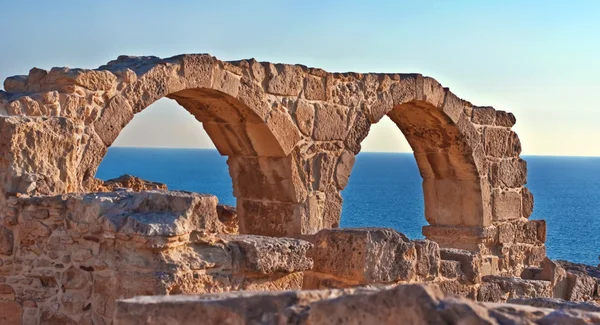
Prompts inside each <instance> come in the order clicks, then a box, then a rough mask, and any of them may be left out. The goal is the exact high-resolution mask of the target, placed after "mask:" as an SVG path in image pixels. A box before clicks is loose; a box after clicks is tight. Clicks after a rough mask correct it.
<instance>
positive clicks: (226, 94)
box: [0, 55, 544, 268]
mask: <svg viewBox="0 0 600 325" xmlns="http://www.w3.org/2000/svg"><path fill="white" fill-rule="evenodd" d="M4 88H5V91H6V92H0V130H1V133H0V145H1V146H2V148H5V149H3V150H2V151H0V155H1V156H0V157H1V159H0V163H1V164H2V165H1V167H2V169H1V171H0V173H1V174H0V188H1V189H3V190H2V191H0V195H1V197H0V200H5V199H6V195H10V194H11V193H24V194H47V195H51V194H63V193H72V192H85V191H88V190H90V189H92V188H94V184H96V183H97V182H96V181H95V179H94V175H95V172H96V169H97V167H98V165H99V164H100V162H101V160H102V158H103V156H104V154H105V153H106V150H107V148H108V147H109V146H110V145H111V144H112V142H113V141H114V140H115V138H116V137H117V135H118V134H119V132H120V131H121V129H122V128H123V127H125V126H126V125H127V123H128V122H129V121H130V120H131V119H132V118H133V116H134V114H136V113H139V112H141V111H142V110H144V109H145V108H146V107H148V106H149V105H150V104H152V103H153V102H154V101H156V100H158V99H160V98H163V97H167V98H170V99H173V100H175V101H177V102H178V103H179V104H180V105H182V106H183V107H184V108H185V109H186V110H188V111H189V112H190V113H192V114H193V115H194V116H195V117H196V118H197V119H198V120H199V121H200V122H202V124H203V126H204V128H205V130H206V131H207V133H208V134H209V136H210V137H211V139H212V140H213V142H214V144H215V146H216V147H217V149H218V150H219V152H220V153H221V154H222V155H227V156H228V157H229V159H228V165H229V170H230V174H231V177H232V180H233V189H234V195H235V196H236V198H237V210H238V215H239V218H240V231H241V232H242V233H248V234H261V235H269V236H295V235H300V234H312V233H315V232H317V231H318V230H320V229H323V228H336V227H338V226H339V219H340V214H341V208H342V198H341V195H340V191H341V190H342V189H343V188H344V187H345V186H346V184H347V181H348V177H349V176H350V172H351V170H352V167H353V163H354V159H355V155H356V154H358V153H359V152H360V143H361V141H362V140H363V139H364V138H365V137H366V136H367V134H368V132H369V128H370V126H371V124H373V123H377V122H378V121H379V120H380V119H381V118H382V117H383V116H385V115H387V116H389V117H390V118H391V119H392V120H393V121H394V122H395V123H396V124H397V125H398V127H399V128H400V130H401V131H402V132H403V133H404V134H405V136H406V138H407V140H408V142H409V143H410V145H411V147H412V149H413V151H414V155H415V159H416V161H417V164H418V167H419V170H420V173H421V176H422V177H423V193H424V198H425V216H426V219H427V221H428V222H429V226H427V227H425V229H424V230H423V232H424V234H425V236H426V237H427V238H430V239H433V240H435V241H436V242H438V243H439V244H440V245H442V246H443V247H453V248H461V249H468V250H477V251H481V252H482V253H484V254H488V255H493V256H495V257H496V258H495V259H494V260H493V261H490V263H494V264H499V265H500V266H501V267H502V268H509V267H511V266H510V265H506V263H505V262H506V256H517V255H543V250H544V246H543V239H544V238H543V237H544V236H543V233H544V230H543V229H542V228H543V227H544V226H543V225H541V224H537V225H524V224H528V221H527V218H528V217H529V215H530V214H531V212H532V208H533V197H532V195H531V193H530V192H529V191H528V190H527V188H526V187H524V184H525V183H526V178H527V177H526V176H527V165H526V162H525V161H524V160H522V159H521V158H519V154H520V152H521V144H520V141H519V138H518V136H517V134H516V133H515V132H513V131H511V127H512V126H513V125H514V124H515V122H516V119H515V117H514V116H513V115H512V114H511V113H507V112H504V111H497V110H494V109H493V108H491V107H478V106H474V105H472V104H471V103H469V102H467V101H464V100H462V99H460V98H458V97H457V96H456V95H454V94H453V93H452V92H451V91H450V90H449V89H448V88H444V87H442V86H441V85H440V84H439V83H438V82H437V81H435V80H434V79H432V78H429V77H424V76H422V75H419V74H374V73H371V74H360V73H328V72H325V71H323V70H321V69H315V68H307V67H305V66H300V65H284V64H272V63H266V62H257V61H255V60H243V61H233V62H223V61H219V60H218V59H216V58H214V57H212V56H209V55H180V56H175V57H172V58H168V59H159V58H157V57H128V56H121V57H119V58H118V59H117V60H114V61H111V62H109V63H108V64H107V65H104V66H102V67H100V68H98V69H95V70H85V69H69V68H53V69H51V70H50V71H46V70H41V69H37V68H33V69H32V70H31V71H30V72H29V75H27V76H14V77H10V78H7V79H6V81H5V82H4ZM257 184H260V186H258V185H257ZM523 227H527V229H530V230H531V231H533V229H534V228H535V229H536V231H538V232H539V233H540V234H541V235H540V236H539V237H540V239H541V240H530V239H525V240H524V239H523V238H519V237H518V236H516V235H515V234H516V233H518V232H517V231H516V229H521V228H523Z"/></svg>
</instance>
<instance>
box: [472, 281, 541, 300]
mask: <svg viewBox="0 0 600 325" xmlns="http://www.w3.org/2000/svg"><path fill="white" fill-rule="evenodd" d="M482 281H483V282H484V283H491V284H497V286H493V288H494V289H491V288H490V287H489V286H487V285H486V286H484V285H482V288H486V289H485V290H500V292H498V293H488V295H487V298H490V297H491V298H493V299H496V298H499V299H496V300H487V301H506V300H507V299H514V298H533V297H551V296H552V285H551V283H550V281H543V280H523V279H520V278H511V277H500V276H493V275H488V276H484V277H483V278H482ZM481 293H483V292H482V291H480V294H481ZM484 296H485V295H484Z"/></svg>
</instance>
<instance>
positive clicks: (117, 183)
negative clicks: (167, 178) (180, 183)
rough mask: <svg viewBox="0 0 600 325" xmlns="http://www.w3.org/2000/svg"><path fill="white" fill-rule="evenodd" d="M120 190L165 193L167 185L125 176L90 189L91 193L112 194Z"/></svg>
mask: <svg viewBox="0 0 600 325" xmlns="http://www.w3.org/2000/svg"><path fill="white" fill-rule="evenodd" d="M122 188H130V189H132V190H134V191H136V192H141V191H151V190H163V191H166V190H167V185H165V184H163V183H158V182H152V181H147V180H143V179H141V178H139V177H136V176H133V175H127V174H125V175H121V176H119V177H117V178H113V179H109V180H107V181H103V182H101V183H99V184H98V185H97V186H96V188H94V189H92V192H112V191H116V190H118V189H122Z"/></svg>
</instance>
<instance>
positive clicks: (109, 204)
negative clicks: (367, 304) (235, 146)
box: [0, 182, 600, 325]
mask: <svg viewBox="0 0 600 325" xmlns="http://www.w3.org/2000/svg"><path fill="white" fill-rule="evenodd" d="M108 183H109V184H112V182H108ZM139 183H140V182H135V184H139ZM232 214H233V211H230V210H228V209H227V208H226V207H222V206H218V205H217V200H216V198H215V197H214V196H211V195H200V194H195V193H187V192H172V191H171V192H169V191H144V192H139V193H138V192H133V191H131V190H120V191H117V192H107V193H91V194H68V195H61V196H34V197H30V196H27V195H21V196H18V197H17V196H15V197H11V198H10V199H9V200H8V206H7V208H6V209H5V210H4V211H3V215H4V217H3V219H2V226H0V232H1V236H0V238H1V240H0V307H2V308H0V321H6V322H7V324H35V325H38V324H41V325H45V324H111V319H112V316H113V312H114V310H115V301H116V300H117V299H119V298H128V297H134V296H140V295H178V294H205V293H217V292H229V291H255V290H290V289H293V290H300V289H305V290H306V289H330V288H352V287H357V286H363V287H364V286H366V287H390V286H395V285H398V284H405V283H430V284H435V285H437V286H438V287H439V288H440V289H441V291H442V292H444V293H446V294H452V295H457V296H462V297H467V298H471V299H475V300H480V301H492V302H505V301H508V300H510V299H518V298H531V297H554V298H562V299H569V300H573V301H588V300H594V299H596V300H597V299H600V271H598V270H596V269H589V270H588V269H584V270H582V269H578V267H579V266H577V265H571V264H564V266H562V265H561V264H558V263H555V262H552V261H550V260H548V259H546V260H545V261H544V263H542V267H531V266H530V267H524V272H523V274H522V278H518V277H513V276H503V275H502V274H500V273H499V272H498V271H497V270H490V269H486V268H489V267H490V265H489V264H486V263H485V261H486V259H487V258H488V257H486V256H485V255H482V254H479V253H476V252H470V251H467V250H461V249H453V248H440V247H439V246H438V244H437V243H435V242H433V241H429V240H410V239H408V238H407V237H406V236H404V235H403V234H401V233H399V232H397V231H395V230H392V229H380V228H361V229H324V230H321V231H319V232H318V233H316V234H313V235H303V236H301V238H300V239H293V238H283V237H279V238H276V237H265V236H256V235H237V234H232V233H231V231H230V230H231V229H232V227H231V220H232V219H234V218H233V217H232ZM233 228H234V229H235V227H233ZM514 263H518V261H515V262H514ZM489 274H493V275H489Z"/></svg>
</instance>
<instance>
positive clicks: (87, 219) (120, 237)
mask: <svg viewBox="0 0 600 325" xmlns="http://www.w3.org/2000/svg"><path fill="white" fill-rule="evenodd" d="M8 205H9V208H8V209H7V210H8V211H9V212H6V213H5V214H4V217H3V220H2V221H3V222H2V225H1V226H0V323H1V324H17V325H18V324H32V325H37V324H44V325H47V324H56V325H58V324H110V323H111V320H112V316H113V312H114V307H115V300H116V299H118V298H126V297H133V296H138V295H167V294H186V293H211V292H223V291H238V290H283V289H301V288H302V283H303V273H302V271H304V270H308V269H310V268H311V267H312V260H311V259H309V258H307V257H306V252H307V250H308V249H309V248H310V246H311V245H310V244H309V243H308V242H304V241H301V240H296V239H289V238H270V237H262V236H251V235H235V234H224V233H225V232H227V231H226V230H227V227H226V226H225V225H224V224H223V223H222V222H221V220H220V218H219V215H218V209H217V199H216V197H214V196H210V195H199V194H193V193H184V192H164V191H161V192H142V193H135V192H130V191H120V192H110V193H97V194H85V195H77V194H72V195H63V196H38V197H27V196H23V197H20V198H16V197H12V198H11V199H10V200H9V201H8Z"/></svg>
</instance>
